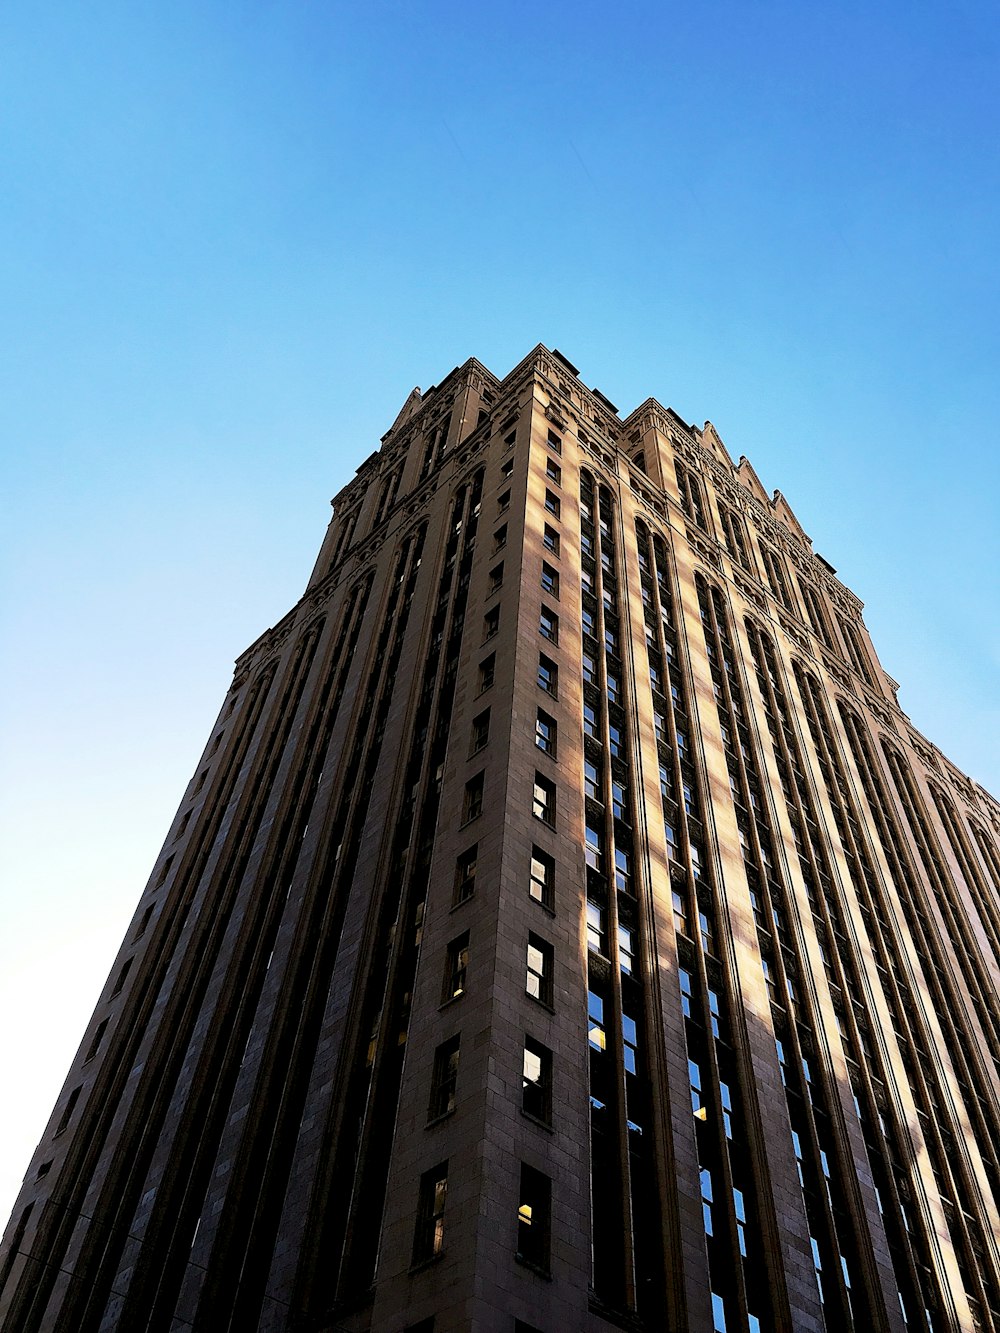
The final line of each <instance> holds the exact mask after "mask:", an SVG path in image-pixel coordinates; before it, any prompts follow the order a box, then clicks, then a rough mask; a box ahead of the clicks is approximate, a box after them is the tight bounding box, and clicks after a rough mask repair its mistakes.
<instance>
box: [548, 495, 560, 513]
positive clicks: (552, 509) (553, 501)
mask: <svg viewBox="0 0 1000 1333" xmlns="http://www.w3.org/2000/svg"><path fill="white" fill-rule="evenodd" d="M545 508H546V510H547V511H548V512H549V513H550V514H551V515H552V517H553V518H558V517H559V496H558V495H553V494H552V492H551V491H546V492H545Z"/></svg>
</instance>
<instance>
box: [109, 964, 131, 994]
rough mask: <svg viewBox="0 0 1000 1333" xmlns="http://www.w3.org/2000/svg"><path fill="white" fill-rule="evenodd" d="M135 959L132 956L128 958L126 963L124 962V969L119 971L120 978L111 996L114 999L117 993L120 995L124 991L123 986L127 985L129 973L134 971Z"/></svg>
mask: <svg viewBox="0 0 1000 1333" xmlns="http://www.w3.org/2000/svg"><path fill="white" fill-rule="evenodd" d="M134 961H135V960H134V959H132V958H126V959H125V961H124V963H122V969H121V971H120V972H119V973H118V978H117V980H116V981H115V988H114V990H113V991H112V992H111V998H112V999H114V997H115V996H116V995H120V994H121V993H122V989H123V987H124V985H125V981H126V979H127V977H128V974H129V973H130V972H131V971H132V963H133V962H134Z"/></svg>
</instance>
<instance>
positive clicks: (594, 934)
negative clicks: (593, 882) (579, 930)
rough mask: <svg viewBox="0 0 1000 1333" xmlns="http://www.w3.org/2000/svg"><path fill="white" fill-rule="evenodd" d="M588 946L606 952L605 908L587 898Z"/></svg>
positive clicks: (597, 951)
mask: <svg viewBox="0 0 1000 1333" xmlns="http://www.w3.org/2000/svg"><path fill="white" fill-rule="evenodd" d="M587 948H588V949H592V950H593V951H594V953H603V952H604V908H603V907H601V906H599V905H598V904H597V903H595V902H594V901H593V900H592V899H590V898H588V899H587Z"/></svg>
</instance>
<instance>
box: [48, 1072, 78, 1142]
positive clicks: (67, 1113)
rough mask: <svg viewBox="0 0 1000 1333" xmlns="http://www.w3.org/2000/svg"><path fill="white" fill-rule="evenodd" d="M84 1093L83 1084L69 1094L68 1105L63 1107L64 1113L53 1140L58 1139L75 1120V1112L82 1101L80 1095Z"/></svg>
mask: <svg viewBox="0 0 1000 1333" xmlns="http://www.w3.org/2000/svg"><path fill="white" fill-rule="evenodd" d="M82 1091H83V1085H82V1084H81V1085H80V1087H78V1088H74V1089H73V1091H72V1092H71V1093H70V1094H69V1097H68V1098H67V1099H66V1105H65V1106H64V1107H63V1113H62V1115H61V1116H60V1117H59V1124H58V1125H56V1132H55V1134H54V1135H53V1136H52V1137H53V1138H57V1137H58V1136H59V1135H60V1134H62V1133H64V1132H65V1130H66V1127H67V1125H68V1124H69V1122H70V1121H71V1120H72V1119H73V1112H74V1111H75V1110H76V1104H77V1102H78V1101H79V1100H80V1093H81V1092H82Z"/></svg>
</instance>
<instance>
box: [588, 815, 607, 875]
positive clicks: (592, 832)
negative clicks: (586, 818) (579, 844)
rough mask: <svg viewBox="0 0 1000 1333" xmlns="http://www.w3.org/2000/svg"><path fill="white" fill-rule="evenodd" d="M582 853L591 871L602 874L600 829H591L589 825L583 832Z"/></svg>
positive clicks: (602, 846)
mask: <svg viewBox="0 0 1000 1333" xmlns="http://www.w3.org/2000/svg"><path fill="white" fill-rule="evenodd" d="M583 839H584V844H583V852H584V856H585V858H586V861H587V865H588V866H590V868H591V870H596V871H598V873H602V872H603V869H604V855H603V853H604V835H603V834H602V833H601V831H600V829H596V828H592V827H591V826H590V825H589V824H588V825H587V827H586V828H585V829H584V831H583Z"/></svg>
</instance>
